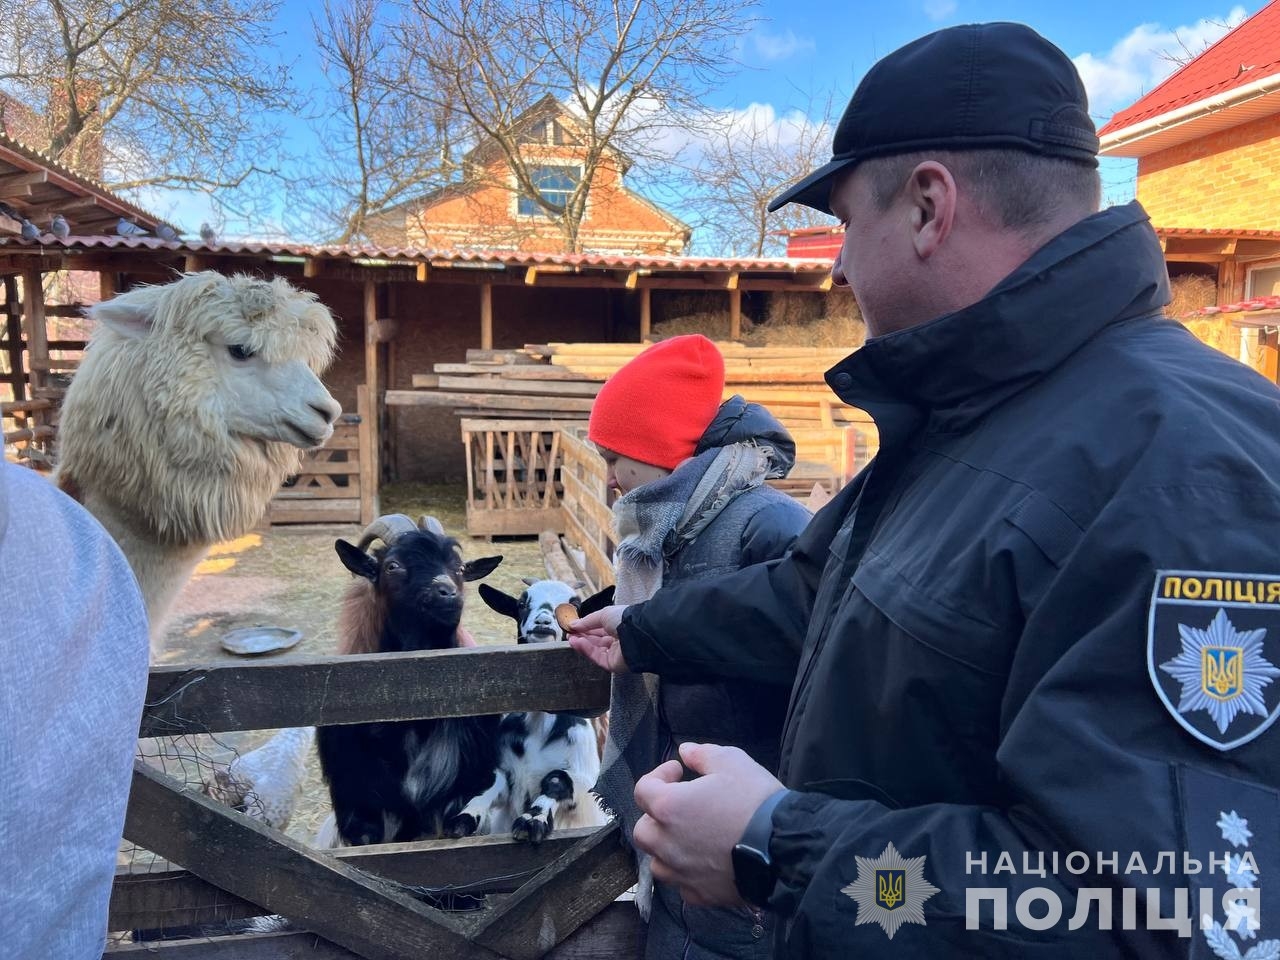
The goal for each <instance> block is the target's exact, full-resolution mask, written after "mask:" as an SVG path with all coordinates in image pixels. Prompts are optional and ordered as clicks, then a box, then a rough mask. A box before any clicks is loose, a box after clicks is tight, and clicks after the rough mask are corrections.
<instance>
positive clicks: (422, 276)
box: [414, 263, 431, 283]
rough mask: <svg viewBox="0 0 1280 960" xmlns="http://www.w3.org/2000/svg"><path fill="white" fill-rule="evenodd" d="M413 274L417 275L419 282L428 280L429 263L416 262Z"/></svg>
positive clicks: (429, 272)
mask: <svg viewBox="0 0 1280 960" xmlns="http://www.w3.org/2000/svg"><path fill="white" fill-rule="evenodd" d="M414 276H415V277H417V280H418V282H419V283H426V282H427V281H428V280H430V279H431V264H429V263H420V264H418V266H417V268H416V269H415V271H414Z"/></svg>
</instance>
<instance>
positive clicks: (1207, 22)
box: [1075, 6, 1247, 117]
mask: <svg viewBox="0 0 1280 960" xmlns="http://www.w3.org/2000/svg"><path fill="white" fill-rule="evenodd" d="M1246 16H1247V14H1246V12H1245V9H1244V7H1241V6H1235V7H1232V8H1231V12H1230V13H1228V14H1226V15H1225V16H1217V17H1202V18H1201V19H1199V20H1197V21H1196V22H1195V23H1193V24H1189V25H1187V26H1181V27H1173V28H1171V29H1168V28H1165V27H1163V26H1161V25H1160V24H1156V23H1144V24H1141V25H1139V26H1137V27H1134V28H1133V29H1132V30H1131V31H1129V33H1128V34H1127V35H1126V36H1125V37H1123V38H1122V39H1121V40H1120V41H1119V42H1118V43H1116V44H1115V46H1113V47H1112V48H1111V49H1110V50H1109V51H1107V52H1106V53H1104V54H1100V55H1094V54H1092V53H1082V54H1080V55H1079V56H1078V57H1076V58H1075V65H1076V69H1077V70H1079V71H1080V76H1081V78H1082V79H1083V80H1084V85H1085V89H1086V90H1088V91H1089V109H1090V111H1091V112H1092V113H1093V114H1094V115H1095V116H1098V117H1108V116H1110V115H1111V114H1112V113H1114V112H1115V111H1116V110H1119V109H1122V108H1124V107H1126V106H1128V105H1129V104H1131V103H1133V102H1134V101H1135V100H1137V99H1139V98H1140V97H1141V96H1142V95H1143V94H1145V93H1147V92H1148V91H1150V90H1151V89H1152V88H1153V87H1155V86H1156V85H1157V84H1159V83H1160V82H1161V81H1162V80H1164V79H1165V78H1166V77H1168V76H1169V74H1171V73H1173V72H1174V70H1176V69H1178V66H1179V63H1178V62H1177V61H1182V62H1186V61H1187V60H1189V59H1190V58H1191V57H1193V56H1195V55H1196V54H1199V53H1200V52H1201V51H1202V50H1204V49H1205V48H1206V47H1208V46H1209V45H1210V44H1212V43H1213V42H1214V41H1216V40H1217V39H1218V38H1220V37H1221V36H1222V35H1223V34H1225V33H1226V32H1227V31H1228V30H1229V29H1230V28H1232V27H1234V26H1236V25H1237V24H1239V23H1240V22H1241V21H1242V20H1244V19H1245V17H1246Z"/></svg>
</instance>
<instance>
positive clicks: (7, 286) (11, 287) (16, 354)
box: [4, 277, 27, 400]
mask: <svg viewBox="0 0 1280 960" xmlns="http://www.w3.org/2000/svg"><path fill="white" fill-rule="evenodd" d="M4 310H5V325H4V326H5V340H6V341H8V344H9V345H8V347H7V348H6V352H7V353H8V354H9V371H10V376H12V377H13V381H12V386H13V399H14V400H25V399H27V386H26V381H25V380H24V379H23V371H22V310H21V307H19V305H18V281H17V280H15V279H14V278H13V277H5V278H4Z"/></svg>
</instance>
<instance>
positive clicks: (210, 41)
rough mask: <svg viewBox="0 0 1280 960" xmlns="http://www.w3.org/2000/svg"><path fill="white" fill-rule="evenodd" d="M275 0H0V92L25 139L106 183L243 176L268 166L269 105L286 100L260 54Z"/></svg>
mask: <svg viewBox="0 0 1280 960" xmlns="http://www.w3.org/2000/svg"><path fill="white" fill-rule="evenodd" d="M278 6H279V3H278V0H129V2H123V0H76V2H75V3H71V2H67V0H0V23H4V24H5V25H6V29H5V30H4V31H3V33H0V92H4V93H6V94H8V95H9V96H11V97H13V98H15V99H17V100H19V101H20V102H22V103H23V104H25V105H26V106H27V107H28V108H30V109H31V110H33V111H35V112H36V113H37V114H39V115H40V117H41V119H42V134H43V136H42V141H41V142H37V143H34V144H33V146H36V147H37V148H40V149H42V150H45V151H47V152H48V153H50V154H51V155H52V156H53V157H54V158H55V159H57V160H58V161H60V162H61V163H63V164H65V165H67V166H69V167H71V168H72V169H74V170H76V171H77V172H80V173H83V174H85V175H87V176H91V177H95V178H98V179H102V180H104V181H105V182H106V183H107V185H108V186H112V187H115V188H117V189H122V190H131V191H137V190H140V189H142V188H144V187H193V186H194V187H199V188H201V189H205V190H213V189H216V188H223V189H226V188H232V187H237V186H241V187H243V186H245V185H247V184H248V183H250V182H251V181H253V180H254V179H255V178H257V177H259V176H260V175H262V174H264V173H268V174H269V173H270V172H271V171H272V169H273V162H274V160H275V158H276V156H277V154H278V150H277V144H278V142H279V139H280V138H279V137H278V136H277V131H276V130H275V128H274V125H273V124H272V123H271V121H270V118H269V115H270V114H271V113H272V112H274V111H284V110H286V109H289V108H291V107H292V106H293V94H292V89H291V86H290V83H289V78H288V75H287V70H286V68H284V67H281V66H275V65H273V64H272V63H270V62H269V61H268V60H267V59H264V56H263V54H264V53H265V52H267V51H269V50H271V49H272V48H273V47H274V37H273V36H272V35H271V33H270V32H269V29H268V26H269V24H270V23H271V21H272V19H273V17H274V16H275V13H276V10H277V8H278Z"/></svg>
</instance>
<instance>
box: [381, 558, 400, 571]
mask: <svg viewBox="0 0 1280 960" xmlns="http://www.w3.org/2000/svg"><path fill="white" fill-rule="evenodd" d="M382 569H383V571H385V572H386V573H391V572H392V571H393V570H399V569H400V564H399V562H398V561H396V560H388V561H387V563H386V566H384V567H383V568H382Z"/></svg>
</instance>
